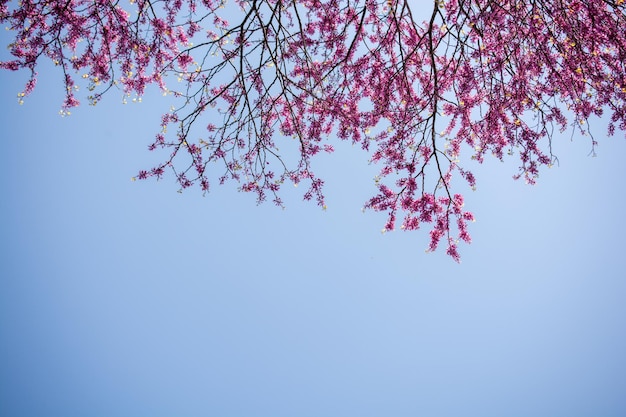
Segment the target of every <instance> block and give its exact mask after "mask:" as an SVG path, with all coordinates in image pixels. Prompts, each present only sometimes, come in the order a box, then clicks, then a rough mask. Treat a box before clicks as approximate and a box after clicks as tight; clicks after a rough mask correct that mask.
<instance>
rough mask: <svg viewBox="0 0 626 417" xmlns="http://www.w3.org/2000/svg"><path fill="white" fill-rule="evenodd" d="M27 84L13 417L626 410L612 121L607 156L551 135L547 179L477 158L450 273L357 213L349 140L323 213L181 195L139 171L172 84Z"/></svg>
mask: <svg viewBox="0 0 626 417" xmlns="http://www.w3.org/2000/svg"><path fill="white" fill-rule="evenodd" d="M0 39H1V40H3V43H6V42H4V40H5V39H6V35H5V34H2V38H0ZM3 54H4V52H3ZM23 81H24V74H22V75H19V74H14V73H6V72H0V103H1V106H2V113H1V116H0V121H1V122H2V127H3V128H2V135H1V136H2V144H1V146H2V152H1V154H0V155H1V157H2V160H3V161H2V164H0V170H1V172H0V196H1V197H0V212H1V214H2V221H1V223H0V239H1V240H0V242H1V246H2V250H1V251H0V277H1V279H0V340H1V342H0V415H1V416H14V417H20V416H23V417H30V416H64V417H73V416H77V417H79V416H83V417H84V416H91V417H98V416H102V417H105V416H106V417H116V416H120V417H125V416H215V417H218V416H219V417H230V416H233V417H235V416H245V417H256V416H259V417H260V416H268V417H282V416H285V417H287V416H298V417H306V416H311V417H331V416H359V417H368V416H373V417H374V416H397V417H401V416H412V417H416V416H428V417H437V416H441V417H445V416H465V417H468V416H477V417H478V416H480V417H490V416H494V417H496V416H509V417H513V416H520V417H521V416H524V417H527V416H552V417H558V416H563V417H576V416H581V417H582V416H604V417H611V416H624V415H626V395H625V393H626V354H625V353H624V352H626V303H625V302H624V300H625V299H626V256H625V253H624V234H625V232H626V223H625V221H624V212H625V209H624V203H625V201H626V187H624V185H623V184H622V183H621V179H620V178H624V177H625V174H626V164H624V155H626V141H625V140H624V139H623V138H622V137H615V138H608V139H607V138H605V137H604V135H603V133H604V126H605V124H604V122H603V121H598V122H596V125H597V128H596V129H595V131H596V132H597V138H598V139H599V142H600V145H599V147H598V157H597V158H592V157H590V156H588V152H589V146H588V142H587V141H585V140H574V141H570V139H569V136H567V135H566V136H563V137H558V138H557V140H556V141H555V149H556V153H557V155H558V156H559V158H560V161H561V164H560V166H559V167H558V168H557V167H555V168H553V169H551V170H548V171H544V172H543V173H542V175H541V177H540V181H539V184H538V185H537V186H534V187H530V186H527V185H524V184H523V183H522V182H514V181H513V180H512V179H511V176H512V174H513V173H514V172H515V167H516V165H515V161H513V160H511V161H508V162H506V163H500V162H498V161H497V160H495V159H493V160H488V161H487V163H486V164H485V165H484V166H482V167H479V168H477V170H476V173H477V176H478V181H479V183H478V190H477V191H476V192H473V193H472V192H471V191H468V190H466V189H462V190H461V191H463V192H465V194H466V206H467V207H468V208H469V209H471V210H472V211H473V212H474V213H475V215H476V217H477V222H476V223H474V224H472V226H471V230H470V231H471V233H472V235H473V239H474V242H473V243H472V244H471V245H469V246H467V245H464V246H461V251H462V263H461V264H460V265H459V264H456V263H454V262H453V261H452V260H451V259H449V258H448V257H447V256H446V255H445V253H444V252H445V251H444V250H440V251H439V252H437V253H434V254H432V253H431V254H426V253H424V249H425V247H426V246H427V240H428V238H427V231H426V230H424V231H422V232H411V233H403V232H393V233H386V234H384V235H383V234H381V233H380V230H381V228H382V226H383V224H384V220H385V216H384V215H383V214H377V213H373V212H366V213H365V214H363V213H361V207H362V204H363V203H364V202H365V201H366V199H367V198H368V196H370V195H371V194H372V193H373V192H374V188H373V181H372V177H373V175H374V173H375V171H374V170H372V167H369V166H367V164H366V160H367V156H366V155H365V154H363V153H361V151H359V150H358V149H356V148H355V149H351V147H350V145H345V146H337V149H338V151H337V153H336V154H335V155H334V156H328V157H323V158H322V159H321V160H320V164H319V165H320V166H319V168H318V171H319V172H320V173H324V174H325V180H326V182H327V188H326V190H327V203H328V210H327V211H325V212H324V211H322V210H320V209H319V208H318V207H316V206H315V205H314V204H310V203H304V202H300V197H299V195H300V194H299V193H300V192H301V191H302V190H293V194H289V195H288V196H287V198H286V200H287V201H288V207H287V209H286V210H281V209H278V208H276V207H274V206H272V205H262V206H256V205H255V202H254V198H253V196H251V195H244V194H238V193H236V192H234V191H233V190H234V188H235V187H234V184H231V185H230V186H225V187H218V186H214V187H213V191H212V192H211V193H210V194H209V195H207V196H206V197H202V195H201V192H200V191H199V190H196V189H193V190H189V191H186V192H185V193H183V194H178V193H177V192H176V190H177V187H176V186H175V184H174V182H173V180H172V179H171V177H167V178H166V179H164V180H163V181H160V182H154V181H148V182H143V181H137V182H132V181H131V177H132V176H133V175H135V174H136V173H137V171H138V170H139V169H142V168H149V167H151V163H152V162H154V161H155V160H156V159H155V158H157V156H156V155H153V154H150V153H149V152H148V151H147V149H146V148H147V146H148V144H149V143H150V142H151V140H152V138H153V133H154V132H155V131H156V130H157V129H158V123H159V115H160V113H161V112H162V111H163V110H167V109H168V108H169V103H168V102H167V101H166V100H164V99H162V98H161V97H160V96H155V97H147V98H146V99H144V102H143V103H141V104H128V105H125V106H124V105H122V104H121V103H120V102H121V94H118V93H117V92H115V91H114V92H112V93H111V95H110V96H109V97H108V98H107V99H106V100H105V101H104V102H103V103H102V104H100V105H98V106H97V107H96V108H92V107H88V106H85V107H81V108H79V109H76V110H75V111H74V112H73V114H72V116H70V117H66V118H61V117H60V116H59V115H58V110H59V106H60V103H61V100H62V96H61V94H62V89H63V86H62V83H61V78H60V74H58V73H57V74H54V75H53V76H51V74H50V73H49V72H48V71H47V70H46V69H45V68H44V69H42V74H41V79H40V82H39V85H38V88H37V90H36V91H35V93H34V94H33V95H32V96H31V97H29V98H28V99H27V100H26V103H25V104H24V105H22V106H19V105H18V104H17V99H16V94H17V93H18V92H20V91H21V89H22V82H23ZM289 192H291V191H289Z"/></svg>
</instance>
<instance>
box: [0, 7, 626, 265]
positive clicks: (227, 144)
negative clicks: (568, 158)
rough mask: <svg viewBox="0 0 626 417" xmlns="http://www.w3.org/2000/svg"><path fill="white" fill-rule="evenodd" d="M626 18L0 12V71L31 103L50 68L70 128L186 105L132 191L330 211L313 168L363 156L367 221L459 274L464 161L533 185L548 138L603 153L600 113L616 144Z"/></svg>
mask: <svg viewBox="0 0 626 417" xmlns="http://www.w3.org/2000/svg"><path fill="white" fill-rule="evenodd" d="M625 9H626V4H624V0H572V1H560V0H533V1H527V2H519V1H512V0H505V1H497V2H496V1H487V0H435V1H433V2H408V1H406V0H380V1H379V0H293V1H281V0H231V2H229V3H227V2H226V0H201V1H197V0H152V1H150V0H128V1H111V0H20V1H19V2H18V3H10V2H9V1H8V0H0V21H1V22H2V23H3V24H4V25H5V26H6V27H7V28H8V29H10V30H11V31H12V36H14V40H13V42H12V43H11V44H10V45H9V48H10V52H11V54H12V58H11V59H9V60H5V61H3V62H1V63H0V67H1V68H4V69H8V70H26V71H29V72H30V78H29V80H28V81H27V83H26V85H25V86H24V88H23V90H22V91H21V92H20V93H19V100H23V99H24V98H25V97H26V96H28V95H29V93H31V92H32V91H33V89H34V88H35V84H36V80H37V68H38V66H39V65H40V64H41V61H42V60H44V59H49V60H51V61H52V62H53V63H54V65H55V66H56V67H57V68H58V69H59V71H60V73H61V74H62V77H63V80H64V83H65V92H64V94H65V98H64V100H63V102H62V113H63V114H67V113H69V112H70V110H71V108H73V107H75V106H77V105H79V100H81V99H82V100H84V99H86V100H87V101H89V103H90V104H96V103H97V102H98V101H99V100H100V99H101V97H102V96H103V95H104V94H106V93H107V92H109V91H111V90H112V89H120V90H121V91H123V93H124V94H125V95H126V96H128V97H131V98H141V96H142V95H143V94H144V92H145V91H146V88H147V86H148V85H150V84H155V85H157V86H158V87H159V88H160V89H161V90H162V92H163V93H164V94H165V95H171V96H173V97H174V98H175V100H174V102H175V103H176V105H175V106H173V107H172V108H171V109H170V110H169V111H167V112H165V113H164V114H163V117H162V122H161V126H160V127H158V126H157V127H155V130H158V132H157V134H156V137H155V140H154V142H153V143H152V145H151V146H150V149H151V150H155V151H157V152H159V151H160V152H163V162H162V163H160V164H158V165H157V166H154V167H152V168H150V169H145V170H141V171H140V172H139V173H138V174H137V178H139V179H146V178H150V177H156V178H160V177H162V176H163V175H166V172H167V171H171V172H172V173H173V175H174V176H175V178H176V180H177V181H178V183H179V185H180V187H181V189H185V188H188V187H191V186H192V185H194V184H197V185H199V187H200V188H201V189H202V190H204V191H208V190H209V188H210V186H211V184H213V183H214V182H218V183H225V182H227V181H230V180H235V182H236V183H237V184H238V185H239V187H240V189H241V190H242V191H245V192H251V193H254V194H255V195H256V197H257V200H258V201H259V202H261V201H265V200H268V199H269V200H271V201H273V202H274V203H275V204H277V205H282V204H283V202H282V200H281V197H280V191H281V187H282V186H283V185H284V184H285V183H293V184H299V183H303V184H305V185H306V188H305V192H304V198H305V199H306V200H314V201H315V202H317V204H319V205H320V206H322V207H325V200H324V193H323V184H324V182H323V179H322V178H318V177H317V176H316V174H315V166H316V165H315V161H316V158H315V157H316V155H318V154H320V153H323V152H327V153H332V152H333V151H334V147H333V144H334V143H336V142H337V141H338V140H339V141H349V142H351V143H353V144H357V145H359V147H360V148H362V149H363V150H364V151H366V152H368V155H369V157H370V160H371V162H372V163H374V164H377V165H378V166H379V167H380V172H379V175H378V176H377V177H376V178H375V184H376V188H375V190H374V195H373V196H372V197H371V199H369V200H368V201H366V202H365V208H368V209H373V210H376V211H385V212H387V213H388V220H387V222H386V224H385V225H384V230H393V229H395V228H396V227H397V226H398V224H399V227H400V228H402V229H404V230H415V229H418V228H420V227H421V226H422V225H423V224H424V223H426V224H429V225H430V226H429V228H430V244H429V247H428V249H429V250H435V249H436V248H437V247H438V245H439V244H440V243H441V242H443V244H444V245H445V246H446V251H447V253H448V254H449V255H450V256H451V257H452V258H454V259H455V260H459V252H458V247H457V244H458V242H459V241H465V242H470V240H471V239H470V235H469V233H468V222H471V221H472V220H473V215H472V214H471V212H469V211H466V210H465V208H464V204H463V196H462V192H461V191H458V190H457V189H462V190H466V189H467V188H473V187H475V186H476V178H475V177H474V175H473V174H472V172H471V171H470V170H469V168H468V166H467V162H468V160H469V159H474V160H476V161H478V162H479V163H482V162H483V161H484V160H485V157H486V156H487V155H494V156H495V157H496V158H498V159H503V158H505V157H506V156H507V155H512V156H514V157H517V158H518V159H519V172H518V174H517V175H516V178H523V179H524V180H525V181H527V182H528V183H531V184H532V183H534V182H535V181H536V179H537V176H538V174H539V171H540V169H541V168H542V167H545V166H550V165H551V164H554V163H555V162H556V161H557V159H556V156H555V155H554V154H553V152H552V140H553V138H554V137H555V135H557V134H560V133H562V132H565V131H571V134H572V135H580V136H585V137H587V138H588V139H589V143H590V148H591V151H592V152H593V149H594V147H595V145H596V139H595V138H594V136H593V135H591V132H590V130H589V121H590V119H592V118H593V117H596V116H601V115H604V114H605V113H606V115H607V116H606V117H607V118H609V120H610V123H609V125H608V132H607V134H608V135H613V134H614V133H615V131H616V130H620V131H626V70H625V64H624V63H625V62H626V13H625ZM79 87H82V89H79ZM84 89H86V90H87V91H88V93H87V94H84V95H83V92H82V91H83V90H84ZM286 143H289V145H285V144H286ZM293 144H295V146H294V145H293ZM279 149H280V150H279ZM285 149H287V150H286V151H285ZM458 179H461V180H462V181H458ZM463 183H465V184H467V186H465V185H464V184H463Z"/></svg>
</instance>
